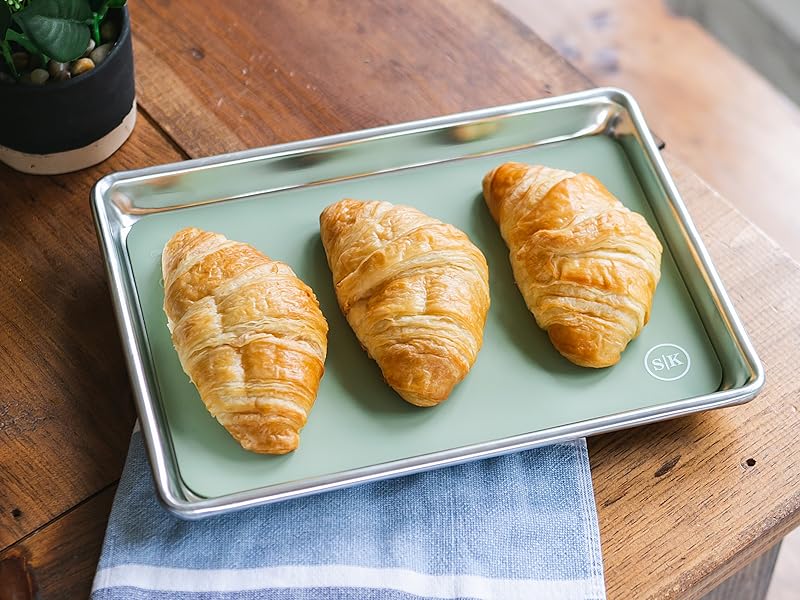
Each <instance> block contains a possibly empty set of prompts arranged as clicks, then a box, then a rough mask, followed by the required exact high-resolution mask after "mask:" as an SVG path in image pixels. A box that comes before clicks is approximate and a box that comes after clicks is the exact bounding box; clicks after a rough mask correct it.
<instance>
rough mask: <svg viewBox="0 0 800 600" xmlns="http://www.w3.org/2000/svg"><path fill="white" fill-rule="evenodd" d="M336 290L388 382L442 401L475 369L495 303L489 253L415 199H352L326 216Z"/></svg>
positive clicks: (422, 398)
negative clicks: (402, 202)
mask: <svg viewBox="0 0 800 600" xmlns="http://www.w3.org/2000/svg"><path fill="white" fill-rule="evenodd" d="M320 231H321V234H322V243H323V245H324V246H325V253H326V254H327V256H328V265H330V268H331V271H332V273H333V282H334V285H335V288H336V298H337V299H338V300H339V306H340V307H341V309H342V312H343V313H344V315H345V316H346V317H347V321H348V322H349V323H350V326H351V327H352V328H353V331H354V332H355V334H356V336H357V337H358V339H359V341H360V342H361V345H362V346H363V347H364V348H365V349H366V351H367V352H368V353H369V355H370V356H371V357H372V358H374V359H375V361H377V363H378V366H380V368H381V371H382V372H383V376H384V378H385V379H386V381H387V383H388V384H389V385H390V386H392V387H393V388H394V389H395V390H396V391H397V393H398V394H400V396H402V397H403V398H404V399H405V400H406V401H408V402H410V403H411V404H416V405H417V406H433V405H434V404H438V403H439V402H441V401H442V400H444V399H445V398H447V396H448V395H449V394H450V392H451V391H452V390H453V388H454V387H455V385H456V384H457V383H458V382H459V381H461V380H462V379H463V378H464V377H465V376H466V374H467V373H468V372H469V370H470V368H472V365H473V364H474V363H475V359H476V358H477V356H478V351H479V350H480V348H481V344H482V343H483V326H484V324H485V323H486V313H487V311H488V310H489V279H488V278H489V269H488V267H487V265H486V259H485V258H484V257H483V254H481V251H480V250H478V249H477V248H476V247H475V246H474V245H473V244H472V242H470V240H469V238H468V237H467V236H466V235H465V234H464V233H463V232H462V231H460V230H459V229H456V228H455V227H453V226H452V225H447V224H445V223H442V222H440V221H437V220H436V219H433V218H431V217H429V216H427V215H425V214H423V213H421V212H420V211H418V210H416V209H414V208H410V207H408V206H394V205H392V204H389V203H388V202H360V201H358V200H342V201H341V202H337V203H336V204H332V205H331V206H329V207H327V208H326V209H325V210H324V211H322V215H320Z"/></svg>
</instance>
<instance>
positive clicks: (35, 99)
mask: <svg viewBox="0 0 800 600" xmlns="http://www.w3.org/2000/svg"><path fill="white" fill-rule="evenodd" d="M109 18H111V19H115V20H117V24H118V26H119V32H120V33H119V36H118V38H117V42H116V44H115V45H114V47H113V49H112V50H111V52H110V53H109V55H108V57H107V58H106V59H105V60H104V61H103V62H101V63H100V64H99V65H97V66H96V67H95V68H94V69H92V70H91V71H89V72H88V73H84V74H82V75H80V76H78V77H74V78H72V79H70V80H68V81H63V82H55V83H48V84H46V85H41V86H35V85H22V84H18V83H17V84H4V83H0V161H2V162H4V163H5V164H7V165H8V166H10V167H12V168H13V169H16V170H17V171H22V172H25V173H36V174H40V175H52V174H56V173H69V172H71V171H77V170H79V169H84V168H86V167H90V166H92V165H96V164H97V163H99V162H102V161H104V160H105V159H106V158H108V157H109V156H111V155H112V154H113V153H114V152H116V151H117V149H119V147H120V146H122V144H123V143H124V142H125V140H127V139H128V137H129V136H130V134H131V132H132V131H133V126H134V124H135V123H136V92H135V89H134V75H133V47H132V45H131V27H130V20H129V17H128V9H127V8H124V9H117V10H114V11H109Z"/></svg>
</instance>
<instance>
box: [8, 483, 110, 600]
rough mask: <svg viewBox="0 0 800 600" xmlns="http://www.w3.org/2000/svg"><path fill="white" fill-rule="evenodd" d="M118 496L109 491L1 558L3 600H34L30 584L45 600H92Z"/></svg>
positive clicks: (85, 503) (19, 544)
mask: <svg viewBox="0 0 800 600" xmlns="http://www.w3.org/2000/svg"><path fill="white" fill-rule="evenodd" d="M115 490H116V486H115V485H112V486H109V487H108V488H106V489H104V490H103V491H101V492H100V493H98V494H97V495H95V496H92V497H91V498H90V499H89V500H87V501H85V502H84V503H82V504H81V505H79V506H77V507H76V508H75V509H73V510H71V511H69V512H68V513H66V514H65V515H63V516H62V517H61V518H60V519H58V520H57V521H54V522H53V523H52V524H50V525H48V526H46V527H44V528H43V529H41V530H40V531H38V532H37V533H35V534H34V535H32V536H30V537H29V538H26V539H24V540H22V541H21V542H19V543H17V544H15V545H14V546H11V547H10V548H7V549H5V550H4V551H2V552H0V600H33V599H34V597H35V596H34V595H32V594H28V595H25V593H24V592H25V590H26V588H25V585H26V580H27V581H30V582H31V583H30V587H29V588H28V589H35V590H37V591H38V594H39V596H38V597H39V598H40V599H41V600H51V599H52V600H58V599H62V598H63V599H65V600H67V599H69V600H78V599H82V598H88V597H89V590H90V589H91V587H92V579H93V578H94V572H95V567H96V566H97V559H98V558H99V557H100V548H101V546H102V543H103V536H104V534H105V527H106V520H107V519H108V513H109V512H110V511H111V502H112V500H113V499H114V492H115ZM12 586H13V587H12ZM15 593H16V594H17V595H14V594H15Z"/></svg>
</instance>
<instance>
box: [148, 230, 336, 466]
mask: <svg viewBox="0 0 800 600" xmlns="http://www.w3.org/2000/svg"><path fill="white" fill-rule="evenodd" d="M162 271H163V275H164V311H165V312H166V314H167V322H168V326H169V329H170V332H171V333H172V341H173V344H174V346H175V350H176V351H177V352H178V356H179V358H180V361H181V365H182V366H183V369H184V371H186V373H187V374H188V375H189V377H190V379H191V380H192V382H193V383H194V384H195V385H196V386H197V389H198V391H199V393H200V397H201V398H202V400H203V402H204V404H205V405H206V408H207V409H208V410H209V412H210V413H211V414H212V415H213V416H214V417H215V418H216V419H217V421H219V422H220V423H221V424H222V425H223V426H224V427H225V428H226V429H227V430H228V432H229V433H230V434H231V435H232V436H233V437H234V438H235V439H236V440H237V441H238V442H239V443H240V444H241V445H242V447H243V448H245V449H247V450H251V451H253V452H259V453H268V454H284V453H286V452H290V451H292V450H294V449H295V448H297V445H298V443H299V439H300V438H299V431H300V429H301V428H302V427H303V425H305V423H306V419H307V417H308V413H309V412H310V410H311V407H312V406H313V404H314V400H315V398H316V395H317V389H318V388H319V382H320V379H321V377H322V373H323V370H324V363H325V355H326V353H327V347H328V341H327V335H328V324H327V322H326V321H325V318H324V317H323V315H322V311H320V308H319V303H318V302H317V298H316V297H315V296H314V292H312V291H311V288H309V287H308V286H307V285H306V284H305V283H303V282H302V281H300V279H298V278H297V276H296V275H295V274H294V272H293V271H292V269H291V268H289V266H287V265H285V264H284V263H281V262H277V261H274V260H271V259H270V258H269V257H267V256H265V255H264V254H262V253H261V252H259V251H258V250H256V249H255V248H253V247H252V246H249V245H247V244H243V243H240V242H235V241H231V240H228V239H226V238H225V236H223V235H220V234H217V233H211V232H207V231H202V230H200V229H195V228H188V229H184V230H182V231H179V232H178V233H176V234H175V235H174V236H173V237H172V238H171V239H170V240H169V241H168V242H167V245H166V246H165V247H164V252H163V254H162Z"/></svg>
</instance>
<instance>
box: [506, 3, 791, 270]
mask: <svg viewBox="0 0 800 600" xmlns="http://www.w3.org/2000/svg"><path fill="white" fill-rule="evenodd" d="M497 1H498V2H499V3H500V4H501V5H503V6H504V7H506V8H507V9H509V10H511V11H512V12H513V13H514V14H515V15H517V16H518V17H519V18H520V19H522V20H523V21H524V22H525V23H526V24H527V25H529V26H530V27H531V28H533V29H534V30H535V31H536V33H537V34H539V35H541V36H542V38H543V39H544V40H545V41H547V42H548V43H550V44H551V45H553V46H554V47H555V48H556V49H557V50H559V52H561V53H562V54H563V55H564V56H565V57H566V58H568V59H569V60H570V61H571V62H572V63H573V64H575V65H576V66H577V67H578V68H579V69H580V70H581V71H582V72H584V73H585V74H586V75H588V76H589V77H590V78H591V79H592V80H593V81H594V82H596V83H597V84H598V85H613V86H619V87H622V88H625V89H627V90H629V91H630V92H632V93H633V94H634V95H635V96H636V98H637V99H638V101H639V103H640V104H641V105H642V109H643V111H644V114H645V116H646V117H647V120H648V123H649V125H650V126H651V127H652V128H653V129H654V130H655V131H657V132H658V133H659V134H661V135H662V136H664V138H665V139H666V141H667V143H668V144H669V146H670V148H671V150H672V151H673V152H674V153H675V155H676V156H679V157H680V158H682V159H683V160H684V161H685V162H686V163H687V164H688V165H689V167H691V168H692V169H694V170H695V171H696V172H697V174H698V175H700V176H701V177H702V178H703V179H705V180H706V181H708V182H709V183H710V184H711V186H712V187H713V188H715V189H716V190H718V191H719V192H720V193H721V194H722V195H723V196H724V197H725V198H727V199H728V200H730V201H731V202H732V203H733V205H734V206H736V207H737V208H738V209H739V210H741V211H742V212H743V213H744V214H745V216H747V217H748V218H749V219H750V220H751V221H753V222H754V223H755V224H756V225H758V226H759V227H761V228H762V229H763V230H764V231H766V232H767V233H768V234H769V235H770V236H771V237H773V238H774V239H775V240H776V241H777V242H778V243H779V244H780V245H781V246H783V247H784V248H785V249H786V250H788V251H789V253H790V254H791V255H792V256H793V257H794V258H795V259H796V260H800V236H799V235H797V232H798V231H800V211H798V210H796V209H795V205H794V203H793V202H792V201H791V199H792V198H795V197H796V195H797V190H798V189H800V170H799V169H796V168H793V164H792V161H791V160H789V157H795V156H797V153H798V147H800V108H798V107H797V106H796V105H795V104H793V103H792V102H791V101H790V100H788V99H787V98H786V97H785V96H783V95H782V94H781V93H779V92H778V91H777V90H775V88H774V87H773V86H772V85H771V84H770V83H769V82H767V81H766V80H765V79H764V78H763V77H761V76H760V75H759V74H758V73H756V72H755V71H754V70H753V69H752V68H750V67H749V66H747V65H746V64H745V63H743V62H742V61H741V60H740V59H738V58H737V57H736V56H734V55H733V54H732V53H731V52H730V51H728V50H727V49H726V48H724V47H723V46H722V45H721V44H720V43H719V42H717V41H716V40H715V39H714V38H713V37H711V36H710V35H708V34H707V33H706V32H705V31H703V29H702V28H701V27H700V26H699V25H698V24H697V23H695V22H694V21H692V20H691V19H687V18H681V17H679V16H676V15H674V14H672V13H671V12H670V11H669V10H668V9H667V8H666V7H665V3H664V1H663V0H560V1H559V2H558V3H556V4H555V5H554V4H552V3H549V2H529V1H527V0H497ZM670 1H672V2H676V0H670ZM676 3H677V2H676ZM723 4H724V3H720V2H717V3H716V5H717V6H718V7H719V8H720V9H721V10H727V8H723V7H722V5H723ZM795 62H796V61H795ZM795 162H796V161H795Z"/></svg>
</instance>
